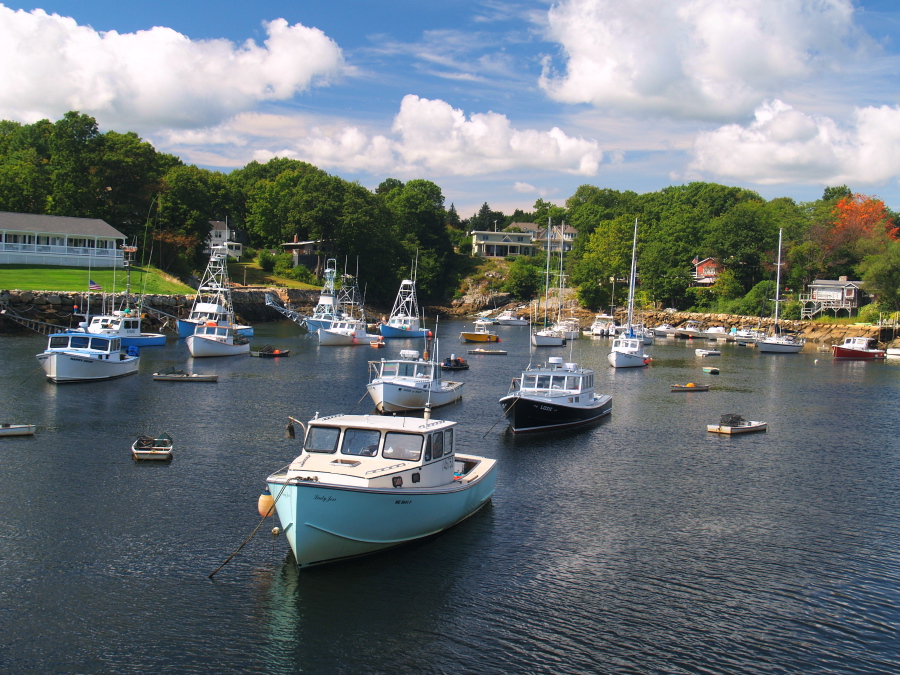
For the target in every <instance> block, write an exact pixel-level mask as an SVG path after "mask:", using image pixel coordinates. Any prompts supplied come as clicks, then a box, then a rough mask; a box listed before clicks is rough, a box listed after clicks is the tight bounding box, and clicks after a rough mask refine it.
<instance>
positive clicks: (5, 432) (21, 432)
mask: <svg viewBox="0 0 900 675" xmlns="http://www.w3.org/2000/svg"><path fill="white" fill-rule="evenodd" d="M33 435H34V425H33V424H10V423H9V422H3V423H2V424H0V436H33Z"/></svg>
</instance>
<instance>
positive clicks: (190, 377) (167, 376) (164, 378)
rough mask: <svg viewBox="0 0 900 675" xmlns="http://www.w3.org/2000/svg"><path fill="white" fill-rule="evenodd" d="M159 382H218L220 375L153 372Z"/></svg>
mask: <svg viewBox="0 0 900 675" xmlns="http://www.w3.org/2000/svg"><path fill="white" fill-rule="evenodd" d="M153 379H154V380H156V381H157V382H218V381H219V376H218V375H200V374H198V373H193V374H191V373H153Z"/></svg>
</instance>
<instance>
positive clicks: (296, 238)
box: [294, 234, 299, 244]
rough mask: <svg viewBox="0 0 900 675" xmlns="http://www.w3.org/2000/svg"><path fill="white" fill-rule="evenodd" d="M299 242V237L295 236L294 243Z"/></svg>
mask: <svg viewBox="0 0 900 675" xmlns="http://www.w3.org/2000/svg"><path fill="white" fill-rule="evenodd" d="M298 240H299V237H298V236H297V235H296V234H295V235H294V243H295V244H296V243H297V241H298Z"/></svg>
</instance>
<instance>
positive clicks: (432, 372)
mask: <svg viewBox="0 0 900 675" xmlns="http://www.w3.org/2000/svg"><path fill="white" fill-rule="evenodd" d="M369 368H370V370H371V371H372V373H373V377H372V379H373V380H376V379H377V380H395V379H398V378H409V379H415V380H424V381H426V382H428V381H434V380H439V379H440V372H441V371H440V368H437V367H435V363H434V362H433V361H422V360H415V359H412V360H408V359H391V360H385V359H382V360H381V361H369Z"/></svg>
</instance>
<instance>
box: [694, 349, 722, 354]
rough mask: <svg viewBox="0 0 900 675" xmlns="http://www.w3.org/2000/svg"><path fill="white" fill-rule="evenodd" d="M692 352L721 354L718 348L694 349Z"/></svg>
mask: <svg viewBox="0 0 900 675" xmlns="http://www.w3.org/2000/svg"><path fill="white" fill-rule="evenodd" d="M694 353H695V354H696V355H697V356H722V352H720V351H719V350H718V349H695V350H694Z"/></svg>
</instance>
